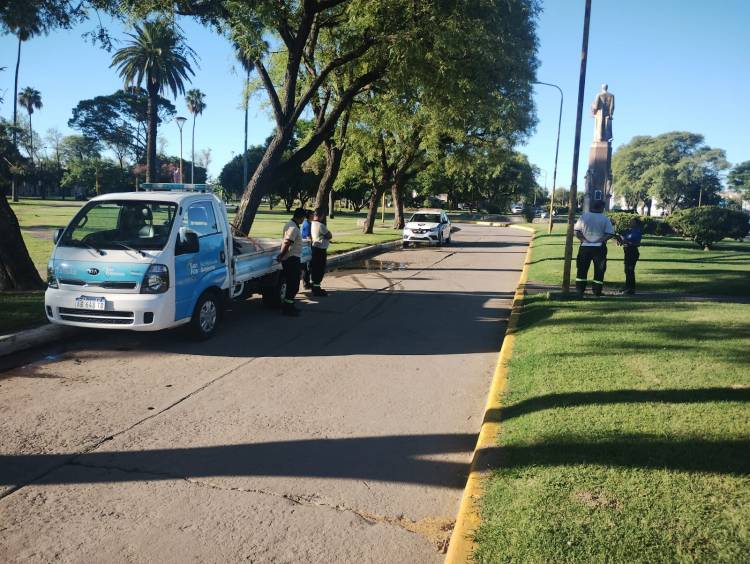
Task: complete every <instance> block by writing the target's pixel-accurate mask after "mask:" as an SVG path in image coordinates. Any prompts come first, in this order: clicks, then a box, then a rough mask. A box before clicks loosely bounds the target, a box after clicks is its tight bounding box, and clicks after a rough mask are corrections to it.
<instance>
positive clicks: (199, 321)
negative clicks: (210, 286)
mask: <svg viewBox="0 0 750 564" xmlns="http://www.w3.org/2000/svg"><path fill="white" fill-rule="evenodd" d="M221 313H222V300H221V296H220V295H219V293H218V292H214V291H213V290H206V291H205V292H203V294H201V297H200V298H198V303H196V304H195V310H193V317H192V319H191V320H190V333H191V334H192V336H193V338H195V339H197V340H199V341H205V340H206V339H210V338H211V337H213V336H214V334H215V333H216V330H217V329H218V327H219V322H220V321H221Z"/></svg>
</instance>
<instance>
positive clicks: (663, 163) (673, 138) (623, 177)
mask: <svg viewBox="0 0 750 564" xmlns="http://www.w3.org/2000/svg"><path fill="white" fill-rule="evenodd" d="M728 167H729V163H728V162H727V161H726V157H725V154H724V151H723V150H721V149H713V148H711V147H709V146H707V145H706V144H705V143H704V138H703V136H702V135H699V134H696V133H688V132H682V131H673V132H670V133H664V134H662V135H658V136H656V137H648V136H638V137H634V138H633V139H632V140H631V141H630V143H628V144H627V145H624V146H623V147H621V148H620V149H618V150H617V152H616V153H615V154H614V156H613V158H612V172H613V176H614V185H613V190H614V192H615V193H617V194H621V195H623V196H624V197H625V200H626V203H627V205H628V207H631V208H635V207H637V205H638V203H639V202H644V204H645V205H646V206H647V207H648V208H649V211H650V205H651V204H650V201H649V200H650V199H652V198H655V199H657V200H658V201H659V204H660V205H661V206H663V207H664V208H665V209H666V210H667V212H668V213H672V212H674V211H675V210H677V209H684V208H691V207H696V206H701V205H713V204H717V203H718V202H719V200H720V197H719V194H718V193H719V190H720V189H721V179H720V173H721V171H722V170H725V169H726V168H728Z"/></svg>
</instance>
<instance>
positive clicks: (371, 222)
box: [362, 185, 385, 233]
mask: <svg viewBox="0 0 750 564" xmlns="http://www.w3.org/2000/svg"><path fill="white" fill-rule="evenodd" d="M384 191H385V189H384V187H383V185H379V186H378V187H377V188H376V189H374V190H373V191H372V194H371V195H370V208H369V209H368V210H367V218H366V219H365V225H364V228H363V229H362V232H363V233H372V230H373V228H374V227H375V220H376V219H377V218H378V204H379V203H380V198H382V197H383V192H384Z"/></svg>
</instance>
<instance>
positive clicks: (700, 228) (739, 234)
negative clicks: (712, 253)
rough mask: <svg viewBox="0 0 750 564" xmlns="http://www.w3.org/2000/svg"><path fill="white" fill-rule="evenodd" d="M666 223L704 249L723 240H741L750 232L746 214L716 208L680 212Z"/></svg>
mask: <svg viewBox="0 0 750 564" xmlns="http://www.w3.org/2000/svg"><path fill="white" fill-rule="evenodd" d="M667 221H668V222H669V225H670V226H671V227H672V229H674V230H675V232H677V234H679V235H680V236H682V237H685V238H686V239H691V240H693V241H695V242H696V243H697V244H698V245H700V246H701V247H703V248H704V249H710V248H711V247H712V246H713V245H714V244H716V243H718V242H719V241H721V240H722V239H725V238H730V239H737V240H742V239H744V238H745V237H746V236H747V234H748V231H750V224H749V223H748V214H746V213H744V212H741V211H737V210H730V209H726V208H720V207H718V206H703V207H700V208H690V209H687V210H680V211H678V212H675V213H673V214H672V215H671V216H669V218H668V219H667Z"/></svg>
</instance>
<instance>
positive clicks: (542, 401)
mask: <svg viewBox="0 0 750 564" xmlns="http://www.w3.org/2000/svg"><path fill="white" fill-rule="evenodd" d="M714 402H738V403H746V402H750V388H739V389H734V388H695V389H685V390H679V389H671V390H609V391H599V392H570V393H564V394H547V395H543V396H537V397H534V398H529V399H527V400H524V401H521V402H518V403H516V404H512V405H509V406H506V407H504V408H503V409H491V410H489V411H487V413H486V415H485V421H494V422H502V421H508V420H509V419H513V418H515V417H521V416H523V415H528V414H530V413H536V412H538V411H545V410H548V409H564V408H568V407H581V406H590V405H616V404H633V403H659V404H693V403H714Z"/></svg>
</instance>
